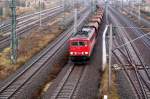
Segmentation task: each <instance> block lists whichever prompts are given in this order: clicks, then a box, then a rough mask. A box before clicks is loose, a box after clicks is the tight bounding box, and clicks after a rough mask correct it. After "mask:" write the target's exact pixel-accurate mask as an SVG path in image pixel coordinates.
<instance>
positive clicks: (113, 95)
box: [100, 66, 120, 99]
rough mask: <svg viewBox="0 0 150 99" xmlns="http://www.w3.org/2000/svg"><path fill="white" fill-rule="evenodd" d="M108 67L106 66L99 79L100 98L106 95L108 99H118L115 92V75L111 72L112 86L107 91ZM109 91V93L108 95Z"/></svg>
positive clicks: (116, 91)
mask: <svg viewBox="0 0 150 99" xmlns="http://www.w3.org/2000/svg"><path fill="white" fill-rule="evenodd" d="M108 83H109V81H108V66H106V69H105V71H104V73H103V76H102V79H101V87H100V88H101V91H100V92H101V98H102V97H103V96H104V95H108V98H109V97H110V98H109V99H120V96H119V94H118V90H117V85H116V74H115V72H112V83H111V84H112V85H111V88H110V89H109V87H108ZM109 91H110V93H109Z"/></svg>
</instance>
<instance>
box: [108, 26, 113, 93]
mask: <svg viewBox="0 0 150 99" xmlns="http://www.w3.org/2000/svg"><path fill="white" fill-rule="evenodd" d="M111 60H112V24H110V35H109V84H108V88H109V93H110V91H111V74H112V73H111V65H112V64H111Z"/></svg>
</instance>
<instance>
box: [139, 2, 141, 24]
mask: <svg viewBox="0 0 150 99" xmlns="http://www.w3.org/2000/svg"><path fill="white" fill-rule="evenodd" d="M138 1H139V2H138V4H139V17H138V19H139V24H140V19H141V11H140V10H141V6H140V0H138Z"/></svg>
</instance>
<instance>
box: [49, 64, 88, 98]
mask: <svg viewBox="0 0 150 99" xmlns="http://www.w3.org/2000/svg"><path fill="white" fill-rule="evenodd" d="M68 65H69V69H68V70H67V72H66V74H65V76H64V77H63V79H62V80H61V82H60V83H59V85H58V87H57V88H56V90H55V91H54V93H53V94H52V96H51V97H50V99H72V98H73V97H75V91H76V89H77V87H78V85H79V81H80V79H81V77H82V74H83V71H84V69H85V68H86V67H85V66H75V65H74V64H68Z"/></svg>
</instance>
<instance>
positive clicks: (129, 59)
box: [113, 36, 150, 99]
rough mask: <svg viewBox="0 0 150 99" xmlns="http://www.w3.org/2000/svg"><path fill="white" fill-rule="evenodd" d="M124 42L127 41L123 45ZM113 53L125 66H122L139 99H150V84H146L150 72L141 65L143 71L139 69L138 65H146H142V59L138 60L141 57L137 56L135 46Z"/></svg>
mask: <svg viewBox="0 0 150 99" xmlns="http://www.w3.org/2000/svg"><path fill="white" fill-rule="evenodd" d="M121 37H122V36H121ZM119 42H121V41H119ZM124 42H125V41H123V40H122V44H123V43H124ZM119 45H120V44H119ZM119 45H116V46H119ZM131 50H132V51H131ZM113 53H114V55H115V56H116V57H118V60H119V63H120V64H123V65H122V66H123V69H124V71H125V72H126V74H127V76H128V79H129V80H130V83H131V84H132V86H133V88H134V89H135V91H136V93H137V96H138V98H139V99H149V98H150V95H149V94H150V87H149V85H148V83H146V81H147V80H148V78H149V72H148V70H147V69H146V68H145V66H144V65H140V66H141V68H142V70H139V69H138V67H137V65H136V64H144V63H143V62H142V63H140V61H141V59H139V58H138V57H139V55H138V54H137V52H136V50H135V49H134V47H133V45H132V44H131V45H130V47H129V46H125V47H124V48H122V49H116V50H115V51H114V52H113ZM119 55H120V56H122V58H123V60H120V58H121V57H120V56H119ZM124 61H125V62H124ZM126 64H129V66H130V68H131V69H127V66H126ZM131 70H132V71H131ZM143 73H144V77H143V76H142V74H143ZM131 74H132V75H131Z"/></svg>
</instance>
